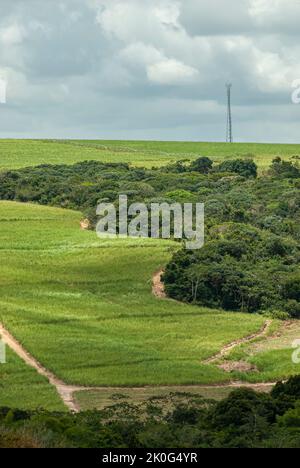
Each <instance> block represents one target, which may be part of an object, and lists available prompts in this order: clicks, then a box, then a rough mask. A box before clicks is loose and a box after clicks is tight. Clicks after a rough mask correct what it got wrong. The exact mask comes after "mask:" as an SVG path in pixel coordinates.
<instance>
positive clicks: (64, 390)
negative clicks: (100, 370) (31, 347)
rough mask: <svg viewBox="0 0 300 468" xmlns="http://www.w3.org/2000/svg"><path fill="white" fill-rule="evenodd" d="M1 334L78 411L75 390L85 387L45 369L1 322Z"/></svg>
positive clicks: (7, 343)
mask: <svg viewBox="0 0 300 468" xmlns="http://www.w3.org/2000/svg"><path fill="white" fill-rule="evenodd" d="M0 335H1V336H2V340H3V341H4V343H5V344H6V345H7V346H8V347H9V348H10V349H12V350H13V351H14V352H15V353H16V354H17V355H18V356H19V357H20V358H21V359H22V360H23V361H24V362H25V363H26V364H27V365H28V366H30V367H32V368H33V369H35V370H36V371H37V372H38V373H39V374H40V375H42V376H43V377H46V379H47V380H48V381H49V383H50V384H51V385H53V386H54V387H55V388H56V390H57V392H58V394H59V396H60V398H61V399H62V401H63V402H64V403H65V405H66V406H67V407H68V408H69V409H70V410H71V411H73V412H78V411H79V407H78V406H77V404H76V402H75V400H74V398H73V393H74V392H75V391H81V390H85V387H76V386H72V385H67V384H65V383H64V382H63V381H61V380H59V379H58V378H57V377H56V376H55V375H54V374H52V372H50V371H49V370H47V369H45V367H43V366H42V364H41V363H40V362H39V361H37V360H36V359H35V358H34V357H33V356H31V354H29V353H28V351H26V350H25V349H24V348H23V346H22V345H21V344H20V343H19V342H18V341H17V340H16V339H15V338H14V337H13V336H12V335H11V334H10V333H9V331H8V330H6V328H5V327H4V326H3V325H2V324H1V323H0Z"/></svg>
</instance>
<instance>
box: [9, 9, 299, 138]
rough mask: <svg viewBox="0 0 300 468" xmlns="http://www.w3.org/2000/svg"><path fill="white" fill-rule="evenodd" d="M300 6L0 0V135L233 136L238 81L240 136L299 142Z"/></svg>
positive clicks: (236, 135)
mask: <svg viewBox="0 0 300 468" xmlns="http://www.w3.org/2000/svg"><path fill="white" fill-rule="evenodd" d="M299 18H300V0H205V1H204V0H43V1H41V0H0V79H1V78H2V79H3V80H5V81H6V82H7V103H6V104H0V137H2V138H3V137H4V138H5V137H20V138H23V137H25V138H31V137H34V138H41V137H42V138H46V137H49V138H111V139H158V140H205V141H208V140H214V141H223V140H224V137H225V124H226V94H225V83H226V82H227V81H231V82H232V83H233V117H234V138H235V140H236V141H260V142H263V141H266V142H268V141H274V142H291V143H293V142H298V143H300V131H299V130H300V104H299V105H295V104H292V100H291V93H292V83H293V82H294V81H295V80H297V79H299V80H300V27H299ZM0 95H1V90H0ZM299 95H300V93H299Z"/></svg>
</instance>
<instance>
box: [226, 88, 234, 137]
mask: <svg viewBox="0 0 300 468" xmlns="http://www.w3.org/2000/svg"><path fill="white" fill-rule="evenodd" d="M226 88H227V129H226V141H227V143H232V142H233V137H232V114H231V88H232V84H231V83H226Z"/></svg>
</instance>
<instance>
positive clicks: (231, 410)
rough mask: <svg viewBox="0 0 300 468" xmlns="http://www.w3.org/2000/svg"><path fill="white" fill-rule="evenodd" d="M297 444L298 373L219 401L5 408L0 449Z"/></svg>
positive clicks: (177, 398) (184, 397) (174, 398)
mask: <svg viewBox="0 0 300 468" xmlns="http://www.w3.org/2000/svg"><path fill="white" fill-rule="evenodd" d="M299 446H300V377H299V376H298V377H293V378H291V379H290V380H289V381H288V382H286V383H278V384H277V385H276V387H275V388H274V389H273V391H272V392H271V394H262V393H256V392H254V391H253V390H251V389H246V388H242V389H237V390H235V391H233V392H232V393H231V394H230V395H229V396H228V397H227V398H225V399H224V400H223V401H220V402H219V403H216V402H213V401H208V400H204V399H202V398H201V397H200V396H197V395H192V394H181V393H179V394H170V395H169V396H165V397H153V398H151V399H150V400H148V401H146V402H145V403H142V404H138V405H134V404H132V405H128V404H124V403H119V404H117V405H115V406H111V407H108V408H106V409H104V410H102V411H88V412H82V413H79V414H76V415H72V414H65V413H64V414H62V413H48V412H44V411H42V410H37V411H32V412H24V411H22V412H20V411H17V410H9V409H5V408H4V409H0V447H1V448H4V447H41V448H43V447H50V448H53V447H71V448H74V447H82V448H117V447H120V448H214V447H216V448H220V447H223V448H253V447H258V448H263V447H274V448H275V447H278V448H281V447H286V448H289V447H298V448H299Z"/></svg>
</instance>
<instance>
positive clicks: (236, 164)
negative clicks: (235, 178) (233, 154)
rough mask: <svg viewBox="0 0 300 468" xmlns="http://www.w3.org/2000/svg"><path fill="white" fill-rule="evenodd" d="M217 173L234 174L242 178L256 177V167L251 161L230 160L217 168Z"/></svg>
mask: <svg viewBox="0 0 300 468" xmlns="http://www.w3.org/2000/svg"><path fill="white" fill-rule="evenodd" d="M218 171H219V172H235V173H236V174H239V175H241V176H242V177H247V178H249V177H257V165H256V164H255V162H254V161H252V160H251V159H232V160H228V161H224V162H223V163H221V164H220V165H219V166H218Z"/></svg>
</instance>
